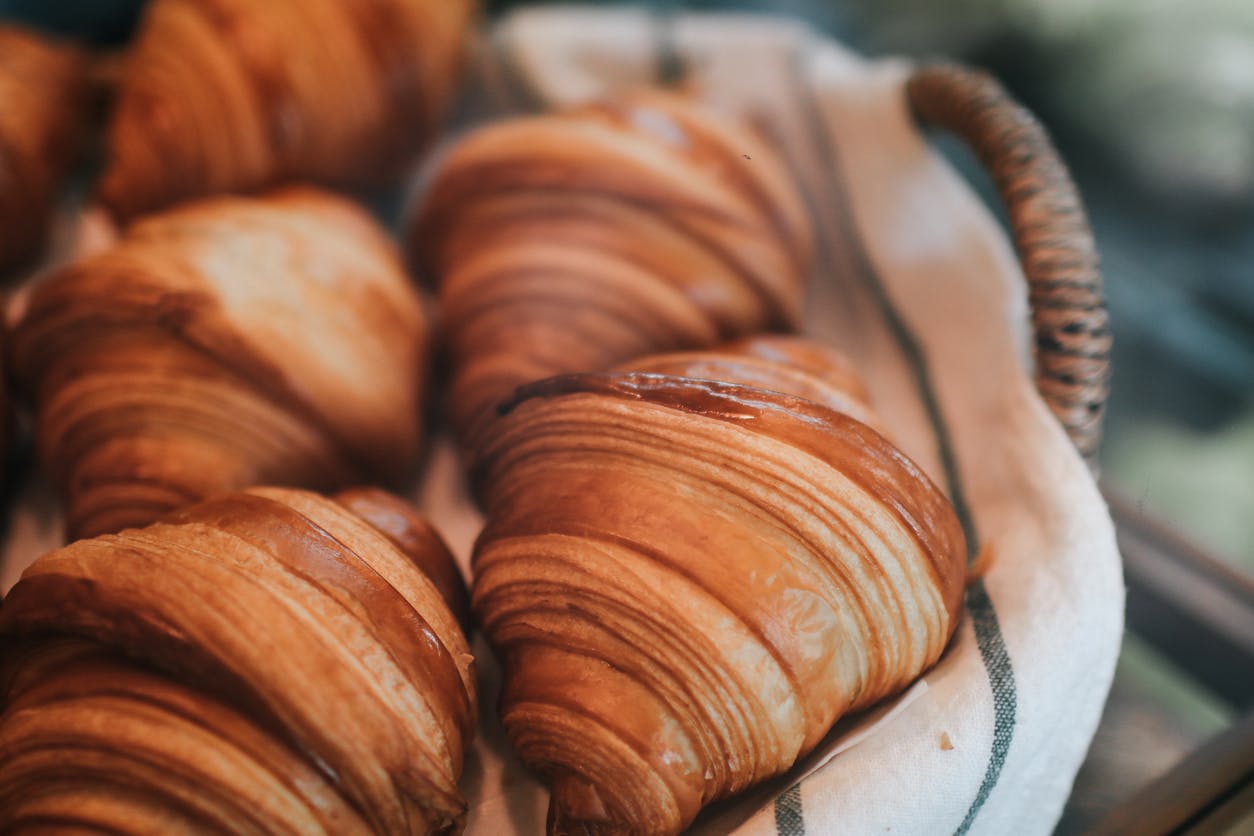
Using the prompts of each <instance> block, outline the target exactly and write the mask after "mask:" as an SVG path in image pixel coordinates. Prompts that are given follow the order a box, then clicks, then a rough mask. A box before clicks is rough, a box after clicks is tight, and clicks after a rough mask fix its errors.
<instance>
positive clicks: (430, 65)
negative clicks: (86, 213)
mask: <svg viewBox="0 0 1254 836" xmlns="http://www.w3.org/2000/svg"><path fill="white" fill-rule="evenodd" d="M473 8H474V4H473V3H472V2H471V0H356V2H342V0H266V2H264V3H259V2H253V1H252V0H156V1H155V2H153V3H150V4H149V5H148V8H147V10H146V12H145V15H144V19H143V21H142V23H141V26H140V31H139V34H138V35H137V38H136V42H135V44H134V46H133V47H132V49H131V52H130V55H129V57H128V62H127V66H126V71H125V74H124V77H123V79H122V82H121V85H120V89H119V91H118V100H117V104H116V107H115V109H114V113H113V116H112V119H111V121H110V124H109V129H108V136H107V142H106V147H107V153H108V163H107V165H106V168H105V172H104V175H103V178H102V180H101V182H100V186H99V195H100V199H101V201H102V202H103V203H104V204H105V205H106V206H107V207H108V208H109V209H110V210H112V212H113V213H114V214H115V215H116V216H118V217H120V218H124V219H125V218H130V217H133V216H134V215H136V214H139V213H144V212H150V211H152V210H154V209H158V208H161V207H163V206H167V205H169V204H171V203H174V202H176V201H180V200H186V199H189V198H193V197H198V196H203V195H207V194H212V193H217V192H238V191H250V190H254V189H257V188H260V187H263V186H267V185H273V184H275V183H278V182H281V181H287V180H314V181H317V182H321V183H331V184H345V185H360V184H369V183H373V182H383V181H385V180H386V179H387V178H390V177H394V176H395V175H397V174H398V173H399V172H400V169H401V168H402V167H403V166H404V165H405V164H406V163H408V162H409V160H410V159H411V158H412V156H413V154H414V152H415V151H416V150H418V147H419V146H420V145H421V144H423V143H424V142H425V141H426V140H428V139H429V138H430V137H431V136H432V135H433V133H434V131H435V129H436V127H437V124H438V122H439V119H440V117H441V115H442V114H443V111H444V109H445V105H446V103H447V102H448V100H449V98H450V96H451V94H452V92H453V85H454V80H455V77H456V74H457V70H458V68H459V64H460V57H461V52H462V45H463V41H464V38H465V34H466V29H467V26H468V24H469V20H470V16H471V14H472V11H473Z"/></svg>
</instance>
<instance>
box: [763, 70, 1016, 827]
mask: <svg viewBox="0 0 1254 836" xmlns="http://www.w3.org/2000/svg"><path fill="white" fill-rule="evenodd" d="M803 58H804V55H803V53H801V52H798V55H797V62H796V65H795V66H796V81H797V89H798V90H799V91H800V92H801V96H800V97H801V99H802V100H803V107H804V111H805V113H806V115H807V117H808V122H809V124H810V127H811V130H812V132H813V137H814V139H815V141H816V143H817V144H818V147H819V148H820V149H821V150H822V151H823V152H824V155H825V157H826V158H827V159H829V160H831V161H832V164H831V165H830V166H828V167H827V168H826V169H825V172H824V173H825V174H826V184H825V185H826V186H827V188H828V193H829V194H830V195H832V196H833V198H834V199H835V200H836V201H837V203H838V204H839V205H838V209H839V215H840V218H841V224H842V226H843V227H844V228H843V230H842V232H843V233H844V238H845V241H846V243H847V244H848V246H849V248H850V254H851V255H852V257H853V261H854V265H855V268H856V270H857V273H858V277H859V279H860V280H861V281H862V282H863V284H864V285H865V287H866V289H867V290H868V291H869V292H870V293H871V295H872V297H873V298H874V299H875V302H876V305H877V306H878V307H879V309H880V313H881V315H882V316H883V317H884V321H885V324H886V325H887V326H888V328H889V330H890V331H891V332H892V334H893V338H894V339H895V341H896V343H897V346H898V348H899V350H900V351H901V353H902V355H903V356H904V357H905V360H906V363H907V364H908V365H909V367H910V370H911V373H912V375H913V377H914V382H915V386H916V388H917V390H918V393H919V397H920V398H921V399H922V401H923V406H924V409H925V410H926V412H927V416H928V421H929V423H930V424H931V427H932V432H933V434H934V435H935V438H936V444H937V451H938V453H939V454H940V460H941V467H942V469H943V471H944V476H945V482H946V488H947V491H948V494H949V497H950V501H951V502H952V503H953V506H954V511H955V512H956V513H957V515H958V519H959V521H960V522H961V524H962V530H963V533H964V534H965V535H966V539H967V561H968V562H970V561H971V560H973V559H974V558H975V555H976V554H977V553H978V552H979V534H978V532H977V531H976V528H975V521H974V519H973V517H972V516H971V509H970V506H969V505H968V504H967V499H966V494H965V492H964V489H963V485H962V477H961V474H960V472H959V469H958V460H957V456H956V454H955V452H954V448H953V442H952V439H951V438H950V434H949V429H948V427H947V425H946V423H945V416H944V413H943V412H942V410H941V408H940V402H939V400H938V399H937V397H936V390H935V387H934V386H933V384H932V376H931V372H930V370H929V367H928V364H927V358H926V356H925V354H924V352H923V349H922V346H921V345H920V343H919V341H918V339H917V338H916V337H915V335H914V332H913V331H912V330H911V329H910V327H909V325H908V324H907V323H906V321H905V319H904V318H903V317H902V316H901V314H900V313H899V312H898V311H897V309H896V307H895V306H894V305H893V302H892V299H891V298H890V297H889V295H888V291H887V289H886V288H885V287H884V283H883V281H882V280H881V279H880V276H879V273H878V272H877V271H876V269H875V266H874V264H872V262H871V258H870V256H869V255H868V254H867V251H866V246H865V244H864V242H863V239H862V236H861V234H860V232H859V231H858V228H857V224H856V223H855V221H854V215H853V207H852V205H851V204H850V200H849V192H848V188H847V186H846V183H845V178H844V171H843V168H842V167H841V157H840V149H839V146H838V144H837V142H836V139H835V137H833V136H832V133H831V131H830V130H829V128H828V125H827V122H826V121H825V120H824V119H823V116H822V113H821V111H820V110H819V107H818V103H817V101H816V93H815V91H814V89H813V87H812V86H811V85H810V84H809V83H808V81H807V80H806V78H805V75H804V72H803V71H802V66H801V65H802V59H803ZM803 185H804V184H803ZM966 605H967V612H968V613H969V614H970V616H971V620H972V624H973V627H974V630H975V640H976V644H977V646H978V647H979V649H980V658H981V660H982V661H983V663H984V669H985V671H986V672H987V675H988V681H989V687H990V689H991V690H992V692H993V744H992V751H991V752H990V753H989V760H988V765H987V767H986V768H985V770H984V778H983V780H982V781H981V783H980V787H979V790H978V791H977V792H976V795H975V798H974V799H973V800H972V802H971V806H970V807H969V808H968V810H967V814H966V816H965V817H963V820H962V823H961V824H959V825H958V828H957V830H956V831H955V836H962V834H965V833H967V831H969V830H970V829H971V825H972V824H973V823H974V822H975V819H976V816H977V815H979V812H980V810H981V809H982V808H983V806H984V804H985V802H986V801H987V800H988V797H989V795H990V794H992V791H993V788H994V787H996V786H997V780H998V778H999V777H1000V776H1001V771H1002V767H1003V766H1004V765H1005V762H1006V755H1007V753H1008V752H1009V751H1010V744H1011V741H1012V740H1013V738H1014V727H1015V717H1016V714H1017V711H1018V692H1017V690H1016V686H1015V677H1014V668H1013V666H1012V665H1011V661H1010V653H1009V651H1008V650H1007V649H1006V642H1005V638H1004V637H1003V636H1002V632H1001V625H1000V623H999V622H998V620H997V610H996V608H995V607H994V605H993V600H992V598H991V597H990V596H989V594H988V590H987V588H986V587H985V585H984V581H983V580H980V581H977V582H976V583H974V584H972V585H971V586H970V587H969V588H968V589H967V594H966ZM792 789H795V790H798V799H797V801H798V804H797V807H796V811H797V813H798V815H800V811H801V808H800V784H797V785H794V787H793V788H792ZM791 791H792V790H789V792H791ZM786 796H788V793H785V794H784V795H781V796H780V797H779V798H778V799H777V800H776V802H775V824H776V830H777V831H778V832H779V834H780V836H789V834H791V833H798V832H799V833H804V832H805V831H804V821H802V822H801V823H800V825H799V829H798V830H795V831H793V830H790V831H785V830H784V829H783V828H782V827H780V821H781V811H783V812H785V813H787V812H788V811H789V810H791V809H792V808H791V806H790V805H791V802H790V801H788V802H786V801H785V798H786ZM785 807H786V808H787V809H784V808H785Z"/></svg>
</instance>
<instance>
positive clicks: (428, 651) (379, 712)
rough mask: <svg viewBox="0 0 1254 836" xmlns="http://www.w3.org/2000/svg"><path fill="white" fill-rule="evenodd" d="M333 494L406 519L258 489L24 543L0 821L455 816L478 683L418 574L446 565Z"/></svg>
mask: <svg viewBox="0 0 1254 836" xmlns="http://www.w3.org/2000/svg"><path fill="white" fill-rule="evenodd" d="M346 506H352V507H355V508H359V509H360V508H367V509H369V511H368V513H367V514H365V515H364V516H366V517H369V516H370V515H371V514H373V515H376V516H381V517H384V518H388V519H392V520H394V521H395V520H401V519H406V518H408V517H412V516H413V511H412V509H408V508H407V507H406V506H405V504H404V503H402V502H401V501H400V500H399V499H396V498H395V497H392V496H390V495H388V494H385V493H383V492H381V491H356V492H354V493H353V494H352V495H351V497H350V501H348V502H345V500H344V499H342V498H341V499H340V501H335V500H332V499H327V498H324V497H322V496H319V495H316V494H311V493H306V492H304V491H298V490H289V489H277V488H255V489H252V490H249V491H247V492H243V493H236V494H228V495H224V496H221V497H218V498H215V499H212V500H210V501H208V502H205V503H203V504H200V505H196V506H193V507H191V508H187V509H183V510H181V511H179V512H177V513H176V514H175V515H174V516H173V517H172V518H171V519H170V520H169V521H168V522H165V523H161V524H158V525H154V526H151V527H149V528H145V529H139V530H128V531H125V532H123V533H122V534H119V535H106V536H103V537H99V538H97V539H94V540H82V541H79V542H77V543H74V544H72V545H70V546H66V547H65V548H63V549H60V550H59V551H55V552H52V553H51V554H48V555H45V556H44V557H42V558H40V559H39V560H38V561H36V562H35V564H34V565H33V566H32V567H31V568H30V569H28V570H27V571H26V573H25V574H24V575H23V576H22V580H21V581H19V582H18V584H17V585H16V586H15V587H14V588H13V590H12V592H10V594H9V596H8V598H7V599H5V602H4V606H3V608H0V639H2V640H3V641H5V642H6V643H7V647H8V649H9V651H8V652H7V653H6V655H5V656H4V662H3V670H2V671H0V688H2V689H3V692H2V695H3V700H4V712H3V714H2V715H0V830H3V831H4V832H6V833H7V832H17V831H22V832H26V830H25V828H30V829H31V831H32V832H33V831H34V830H36V829H39V828H40V827H41V826H42V827H45V828H47V827H58V828H69V829H74V830H82V831H83V832H87V831H95V832H114V833H122V832H126V833H187V832H222V833H228V832H229V833H333V834H340V833H380V834H382V833H389V834H390V833H416V834H417V833H456V832H459V831H460V829H461V825H462V820H463V817H464V814H465V811H466V802H465V800H464V799H463V798H462V796H461V793H460V791H459V790H458V787H457V781H458V777H459V775H460V773H461V768H462V758H463V754H464V752H465V751H466V748H467V746H468V745H469V743H470V741H471V739H472V735H473V729H474V724H475V682H474V677H473V670H472V660H471V656H470V653H469V650H468V648H467V645H466V640H465V637H464V636H463V635H462V633H461V630H460V629H459V627H458V625H457V622H456V620H455V619H454V617H453V615H452V613H451V612H450V611H449V608H448V606H447V604H446V602H445V601H444V600H443V599H442V598H441V595H440V591H439V590H438V589H437V587H436V585H435V584H433V583H432V582H431V580H429V579H428V577H427V575H426V574H424V570H425V569H427V567H428V566H438V567H439V571H440V572H441V573H443V574H445V575H446V576H447V575H449V574H450V573H451V574H452V575H454V576H455V575H456V572H457V569H456V567H455V566H454V565H453V563H452V558H451V557H450V555H449V553H448V550H447V548H446V547H445V546H444V544H443V542H442V541H441V540H440V539H439V537H438V536H437V535H434V534H433V533H432V532H431V531H430V529H429V528H427V527H426V526H425V524H424V525H422V526H420V527H419V528H416V529H410V530H401V531H399V534H400V535H401V536H400V537H396V536H394V534H395V532H387V533H385V532H383V531H380V530H379V529H377V528H375V527H374V526H372V525H370V524H368V523H367V522H366V519H363V516H359V515H358V514H357V513H354V512H352V511H350V510H349V508H348V507H346ZM402 543H403V544H404V547H402V545H401V544H402ZM463 594H464V593H463Z"/></svg>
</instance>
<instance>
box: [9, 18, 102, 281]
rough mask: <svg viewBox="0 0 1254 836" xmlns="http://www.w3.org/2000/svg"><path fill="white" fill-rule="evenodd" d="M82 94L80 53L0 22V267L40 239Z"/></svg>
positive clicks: (77, 124)
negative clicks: (2, 24)
mask: <svg viewBox="0 0 1254 836" xmlns="http://www.w3.org/2000/svg"><path fill="white" fill-rule="evenodd" d="M89 98H90V95H89V85H88V83H87V59H86V56H85V55H84V54H83V53H82V52H80V51H79V50H77V49H75V48H73V47H70V46H64V45H60V44H55V43H53V42H51V41H48V40H46V39H44V38H43V37H41V36H39V35H36V34H35V33H33V32H28V31H25V30H23V29H19V28H16V27H12V26H0V230H3V231H2V232H0V270H6V269H8V268H11V267H16V266H19V265H21V264H22V263H23V262H25V261H27V260H29V259H30V258H32V257H33V256H35V255H36V254H37V253H38V251H39V249H40V247H41V246H42V245H43V242H44V238H45V237H46V233H47V228H48V224H49V221H50V219H51V216H52V210H53V200H54V198H55V196H56V190H57V186H58V185H59V184H60V182H61V179H62V178H63V177H64V175H65V174H66V172H67V170H68V169H69V167H70V165H71V164H72V163H73V162H74V158H75V152H76V150H77V149H78V147H79V145H80V139H81V137H80V136H79V130H80V128H81V127H82V126H83V124H84V122H85V121H86V117H87V111H88V109H89Z"/></svg>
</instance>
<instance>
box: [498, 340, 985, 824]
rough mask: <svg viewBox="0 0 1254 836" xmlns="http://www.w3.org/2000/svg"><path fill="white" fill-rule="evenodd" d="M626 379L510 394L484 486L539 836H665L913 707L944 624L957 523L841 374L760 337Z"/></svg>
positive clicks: (809, 352) (955, 597)
mask: <svg viewBox="0 0 1254 836" xmlns="http://www.w3.org/2000/svg"><path fill="white" fill-rule="evenodd" d="M829 360H830V361H833V362H831V363H830V364H829V363H828V362H827V361H829ZM631 367H632V368H635V369H642V370H644V371H613V372H601V373H588V374H576V375H565V376H559V377H555V378H551V379H549V380H545V381H541V382H538V383H534V384H531V385H528V386H524V387H522V388H521V389H520V390H519V391H518V394H517V395H516V397H515V398H514V399H513V400H512V401H511V402H510V403H508V404H506V405H505V406H504V407H503V411H504V412H506V414H505V416H504V417H503V418H502V419H501V421H500V422H499V423H498V424H497V426H496V432H495V433H494V434H493V437H492V438H491V439H490V440H489V441H488V443H487V444H486V448H485V451H484V455H483V457H482V459H481V463H480V467H479V468H478V469H477V471H476V474H475V475H476V477H477V479H478V482H479V488H480V490H481V492H482V494H483V496H484V497H485V499H486V507H487V516H488V522H487V526H486V528H485V530H484V532H483V534H482V535H481V536H480V539H479V541H478V544H477V546H476V552H475V585H474V590H473V606H474V609H475V612H476V614H477V616H478V617H479V619H480V622H481V624H482V626H483V628H484V630H485V632H486V633H487V635H488V637H489V639H490V640H491V642H492V644H493V646H494V647H495V649H496V650H497V652H498V654H499V655H500V657H501V659H502V662H503V664H504V668H505V687H504V691H503V695H502V699H501V706H500V709H501V714H502V718H503V721H504V724H505V727H506V729H507V730H508V732H509V734H510V738H511V740H512V742H513V745H514V746H515V748H516V749H517V750H518V752H519V754H520V755H521V756H522V758H523V760H524V761H525V762H526V763H527V764H529V765H530V766H531V767H532V768H533V769H535V770H537V771H539V772H540V773H541V774H543V775H544V776H545V777H546V778H547V779H548V780H549V781H550V782H551V784H552V788H553V797H552V803H551V807H550V823H549V826H550V832H553V833H604V834H610V833H614V834H621V833H677V832H679V831H680V830H681V829H683V828H684V827H687V826H688V825H689V824H690V823H691V822H692V820H693V818H694V817H695V816H696V814H697V812H698V811H699V810H700V808H701V807H702V806H703V805H705V804H707V803H709V802H711V801H713V800H716V799H719V798H723V797H725V796H727V795H730V794H732V793H735V792H738V791H740V790H743V789H745V788H746V787H748V786H750V785H752V784H754V783H757V782H759V781H762V780H764V779H766V778H769V777H771V776H774V775H778V774H780V773H782V772H784V771H786V770H787V769H788V768H789V767H791V766H792V764H793V763H795V762H796V760H797V758H798V757H800V756H801V755H803V754H805V753H806V752H808V751H810V750H811V749H812V748H813V747H814V746H816V745H817V744H818V743H819V741H820V740H821V739H822V738H823V737H824V735H826V734H827V732H828V730H829V729H830V728H831V727H832V725H833V724H834V723H835V722H836V720H837V719H839V718H840V717H841V716H842V715H844V714H846V713H847V712H850V711H855V710H858V709H861V708H865V707H867V706H869V705H871V704H873V703H875V702H877V701H878V700H881V699H883V698H885V697H887V696H889V695H891V694H894V693H896V692H898V691H900V690H902V689H903V688H905V687H906V686H907V685H908V684H909V683H910V682H911V681H913V680H914V679H915V678H916V677H918V676H919V675H920V673H922V672H923V671H924V670H925V669H927V668H928V667H930V666H931V665H932V664H934V663H935V662H936V660H937V659H938V658H939V657H940V654H941V652H942V651H943V649H944V647H945V645H946V643H947V641H948V640H949V637H950V636H951V635H952V634H953V631H954V628H955V625H956V624H957V621H958V617H959V607H960V602H961V594H962V587H963V577H964V576H963V566H964V561H965V556H966V555H965V544H964V540H963V534H962V529H961V526H960V525H959V523H958V520H957V518H956V515H955V514H954V511H953V509H952V507H951V506H950V504H949V502H948V501H947V500H946V498H945V497H944V496H943V495H942V494H941V492H940V491H939V490H938V489H937V488H936V487H935V486H934V485H933V484H932V483H931V481H929V480H928V478H927V477H926V476H925V475H924V474H923V473H922V472H921V471H920V470H919V469H918V468H917V467H916V466H915V465H914V464H913V463H912V462H911V461H910V460H909V459H907V458H906V457H905V456H904V455H903V454H902V453H901V452H900V451H898V450H897V449H896V448H895V447H893V446H892V445H891V444H890V443H889V442H888V441H886V440H885V439H884V437H883V436H881V435H880V434H879V433H877V432H876V431H874V430H873V429H871V428H870V427H868V426H867V425H866V424H864V423H862V422H861V421H859V420H857V419H855V418H852V417H850V415H848V414H845V413H842V412H839V411H837V410H836V409H834V408H833V405H834V404H840V403H845V402H851V403H853V404H854V405H855V406H856V410H851V411H859V410H860V411H863V412H865V410H866V405H865V402H864V401H862V400H861V391H862V389H861V385H860V384H859V383H857V382H856V380H852V379H851V377H850V372H851V370H850V369H849V367H848V364H847V363H845V362H844V361H841V360H836V359H835V358H833V357H832V355H831V354H830V353H828V352H827V351H826V350H824V349H820V348H818V347H816V346H812V345H808V344H806V343H804V342H802V341H799V340H797V341H781V340H778V339H773V340H768V341H765V342H763V341H750V342H748V343H745V344H741V345H739V346H735V347H733V348H732V349H731V350H730V351H728V352H725V353H723V352H710V353H708V354H705V355H700V354H689V355H683V356H680V357H675V356H671V357H662V358H646V359H644V360H641V361H637V362H636V363H633V364H631ZM772 368H774V369H775V371H776V372H777V375H776V376H775V378H774V379H772V376H771V369H772ZM685 371H686V372H693V371H697V372H699V374H700V375H701V376H700V377H687V376H679V375H677V374H675V372H685ZM722 372H727V374H726V375H725V376H726V377H727V378H728V379H730V380H735V381H737V382H720V381H718V380H713V379H710V378H711V377H713V376H715V375H717V374H720V373H722ZM739 381H747V382H739ZM750 384H751V385H750ZM811 397H813V398H816V400H810V399H809V398H811Z"/></svg>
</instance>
